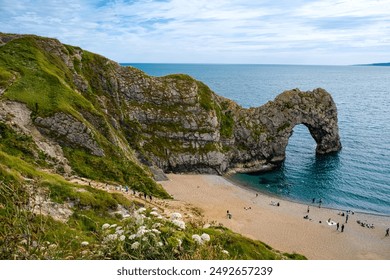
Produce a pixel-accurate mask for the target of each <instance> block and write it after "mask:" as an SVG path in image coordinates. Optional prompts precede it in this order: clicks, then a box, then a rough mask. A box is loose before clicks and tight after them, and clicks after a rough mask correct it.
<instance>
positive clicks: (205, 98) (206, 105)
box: [197, 81, 215, 111]
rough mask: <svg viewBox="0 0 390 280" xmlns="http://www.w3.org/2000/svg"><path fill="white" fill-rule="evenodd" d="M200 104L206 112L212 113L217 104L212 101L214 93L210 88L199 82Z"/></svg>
mask: <svg viewBox="0 0 390 280" xmlns="http://www.w3.org/2000/svg"><path fill="white" fill-rule="evenodd" d="M197 85H198V96H199V104H200V106H201V107H202V108H203V109H205V110H206V111H211V110H213V109H214V108H215V103H214V101H213V99H212V92H211V90H210V89H209V87H208V86H206V85H205V84H204V83H202V82H199V81H198V82H197Z"/></svg>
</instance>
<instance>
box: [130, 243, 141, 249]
mask: <svg viewBox="0 0 390 280" xmlns="http://www.w3.org/2000/svg"><path fill="white" fill-rule="evenodd" d="M139 245H140V243H139V242H138V241H136V242H134V243H133V244H131V249H133V250H137V249H138V247H139Z"/></svg>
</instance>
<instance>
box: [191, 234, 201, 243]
mask: <svg viewBox="0 0 390 280" xmlns="http://www.w3.org/2000/svg"><path fill="white" fill-rule="evenodd" d="M192 239H193V240H194V241H195V242H196V243H198V244H203V241H202V238H201V237H200V236H199V235H198V234H194V235H193V236H192Z"/></svg>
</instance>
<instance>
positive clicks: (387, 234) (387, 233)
mask: <svg viewBox="0 0 390 280" xmlns="http://www.w3.org/2000/svg"><path fill="white" fill-rule="evenodd" d="M389 230H390V228H387V229H386V234H385V236H389Z"/></svg>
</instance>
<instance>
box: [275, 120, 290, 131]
mask: <svg viewBox="0 0 390 280" xmlns="http://www.w3.org/2000/svg"><path fill="white" fill-rule="evenodd" d="M290 126H291V124H290V123H289V122H285V123H283V124H282V125H281V126H279V127H278V129H277V131H278V132H281V131H283V130H285V129H286V128H288V127H290Z"/></svg>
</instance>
